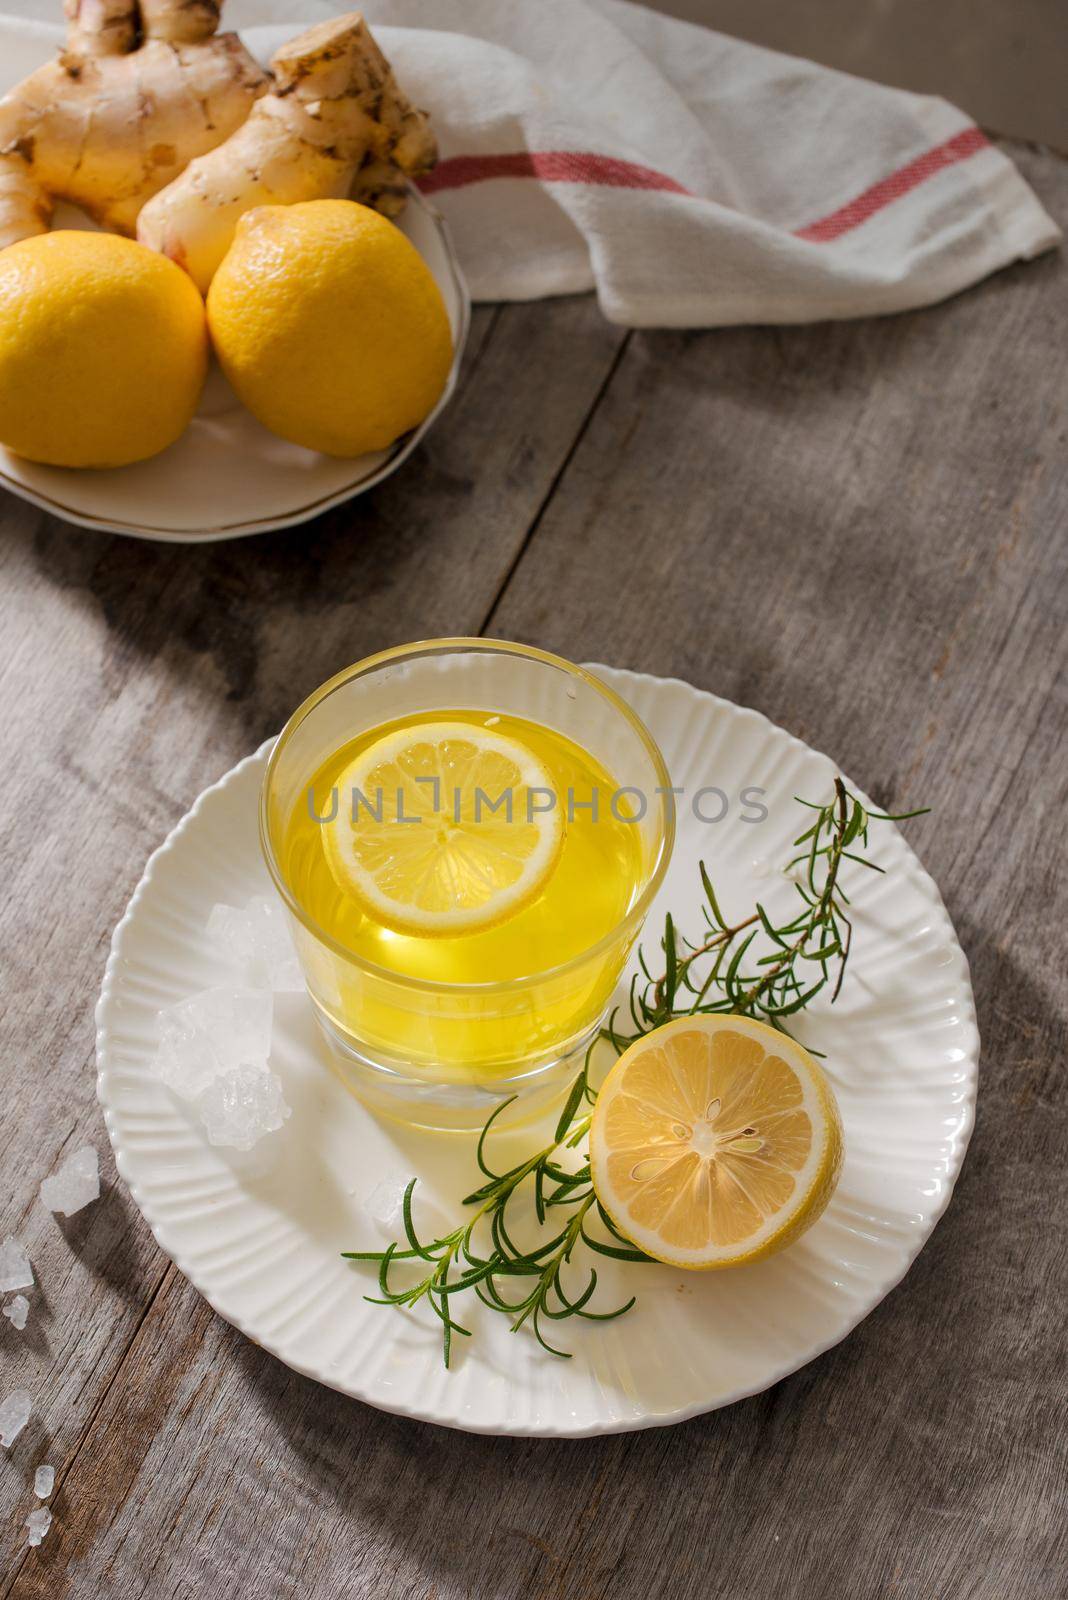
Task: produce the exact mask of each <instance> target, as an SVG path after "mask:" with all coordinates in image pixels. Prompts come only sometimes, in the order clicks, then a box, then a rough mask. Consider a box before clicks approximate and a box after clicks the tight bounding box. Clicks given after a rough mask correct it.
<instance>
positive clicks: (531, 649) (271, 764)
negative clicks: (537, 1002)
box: [259, 634, 675, 995]
mask: <svg viewBox="0 0 1068 1600" xmlns="http://www.w3.org/2000/svg"><path fill="white" fill-rule="evenodd" d="M459 649H469V650H483V651H486V652H487V653H494V652H503V653H504V654H507V655H515V656H524V657H526V658H527V659H528V660H532V661H540V662H543V663H544V664H545V665H546V666H550V667H555V668H556V669H557V670H559V671H563V672H566V673H568V674H569V675H570V676H571V677H573V678H581V679H582V680H583V682H585V683H587V684H588V685H589V686H590V687H591V688H592V689H593V690H594V691H595V693H597V694H598V695H600V696H601V698H602V699H604V700H606V701H607V702H608V704H609V705H610V706H611V707H612V708H613V710H615V711H616V712H618V713H619V714H620V715H621V716H622V717H623V718H624V720H625V721H626V722H628V723H629V724H630V726H631V728H632V729H633V731H634V732H635V733H636V734H637V736H638V739H639V742H640V743H641V744H642V746H643V747H644V749H645V752H646V754H647V755H648V756H649V759H650V760H651V762H652V764H653V767H654V769H655V771H656V774H657V777H658V779H659V780H660V788H661V789H662V790H663V791H664V792H663V793H662V794H661V795H660V841H659V850H658V852H657V857H656V860H655V861H654V863H653V867H652V871H651V872H650V873H649V876H648V878H647V879H646V881H645V884H644V886H643V888H642V892H641V894H640V895H639V896H638V898H637V899H636V900H635V901H634V904H633V905H632V906H631V907H630V909H629V910H628V911H627V912H626V914H625V915H624V916H623V917H621V918H620V919H619V921H618V922H616V923H614V924H613V925H612V927H611V928H610V929H609V930H608V932H607V933H605V934H602V936H601V938H600V939H598V940H597V942H596V944H591V945H589V946H588V947H587V948H586V949H585V950H580V951H579V953H578V954H577V955H574V956H569V957H568V959H567V960H566V961H561V962H559V963H558V964H557V965H556V966H553V967H543V968H541V970H540V971H534V972H527V973H523V974H522V975H521V976H519V977H515V978H491V979H488V980H487V981H485V982H479V983H448V982H444V981H441V982H439V981H438V980H436V979H433V978H418V977H412V976H409V975H408V974H406V973H403V972H395V971H393V970H392V969H391V968H389V967H383V966H380V965H379V964H378V963H377V962H375V961H369V960H368V959H367V958H366V957H365V956H361V955H359V954H357V952H356V951H354V950H350V949H349V947H348V946H347V945H345V944H343V943H342V942H341V940H340V939H336V938H335V937H334V936H333V934H331V933H330V932H328V930H327V929H326V928H324V927H322V925H321V924H320V923H319V922H317V921H316V919H315V918H314V917H313V916H312V915H311V914H310V913H309V912H308V911H306V910H305V908H304V907H303V906H302V905H301V903H300V901H299V900H298V899H297V897H296V895H295V894H294V893H293V892H292V890H291V889H290V887H289V885H288V883H287V882H286V880H285V878H284V877H283V875H282V871H281V868H280V867H279V864H278V860H277V858H276V855H275V851H274V845H273V842H272V840H271V833H270V821H269V817H268V801H269V797H270V793H271V784H272V780H273V778H274V774H275V769H276V767H277V765H278V761H279V759H280V757H281V754H282V752H283V750H284V749H285V747H286V745H287V743H288V742H289V740H290V738H291V737H292V735H293V734H294V733H295V732H296V730H297V728H298V727H300V725H301V724H302V723H303V722H304V721H305V720H306V718H307V717H309V716H310V715H311V713H312V712H313V711H314V710H315V708H316V706H318V705H320V704H321V703H322V701H324V700H325V699H326V698H327V697H328V696H329V695H331V694H333V693H334V691H335V690H336V689H340V688H341V686H342V685H343V684H345V683H347V682H349V680H350V679H352V678H355V677H359V676H362V675H363V674H364V673H366V672H368V671H370V670H372V669H373V668H375V667H380V666H383V665H384V664H386V663H388V662H390V661H397V660H400V659H402V658H403V657H405V656H418V655H433V654H442V655H445V654H449V653H452V652H455V651H457V650H459ZM670 790H671V777H670V774H669V773H668V770H667V766H666V764H665V762H664V757H663V755H662V754H661V751H660V747H659V745H658V744H657V742H656V740H655V739H654V738H653V736H652V734H651V733H650V732H649V730H648V728H647V727H646V726H645V723H644V722H643V721H642V719H641V718H640V717H639V716H638V714H637V712H635V711H634V710H632V708H631V707H630V706H628V705H627V702H626V701H625V700H624V699H623V698H622V697H621V696H620V695H618V694H617V693H616V691H615V690H614V689H611V688H609V686H608V684H606V683H604V682H602V680H601V679H600V678H598V677H597V676H596V674H594V673H592V672H588V671H587V670H586V668H585V667H580V666H577V665H576V664H575V662H573V661H568V660H567V659H566V658H565V657H564V656H557V655H553V654H552V652H551V651H548V650H539V649H538V648H537V646H536V645H526V644H518V643H516V642H515V641H513V640H511V639H487V638H482V637H466V636H464V635H462V634H461V635H457V636H455V637H450V638H442V639H419V640H415V641H413V642H412V643H411V644H402V645H393V646H392V647H391V648H390V649H388V650H379V651H376V652H375V654H374V655H370V656H364V658H363V659H362V660H361V661H356V662H354V663H353V664H352V666H349V667H344V668H342V670H341V671H340V672H336V673H335V674H334V676H333V677H332V678H328V679H327V680H326V682H325V683H321V684H320V685H319V687H318V688H317V689H314V690H313V691H312V693H311V694H310V695H308V697H307V698H306V699H305V700H302V701H301V703H300V705H299V706H298V707H297V709H296V710H295V711H294V712H293V714H292V716H291V717H290V718H289V719H288V721H287V722H286V724H285V726H284V727H283V728H282V731H281V733H279V735H278V737H277V739H276V740H275V742H274V745H273V747H272V749H271V753H270V755H269V757H268V758H267V766H266V769H265V771H264V774H263V781H262V783H261V785H260V806H259V834H260V849H261V851H262V854H263V859H264V861H265V863H266V866H267V871H268V872H269V873H270V876H271V881H272V883H273V884H274V887H275V889H276V891H277V892H278V894H279V895H280V896H281V898H282V901H283V903H284V904H285V906H286V908H287V909H288V910H289V912H290V914H291V915H292V916H294V917H296V919H297V921H298V922H299V923H301V924H302V926H303V927H304V928H305V929H307V931H308V932H309V933H310V934H312V935H313V937H314V938H315V939H317V940H318V941H319V943H320V944H322V945H325V946H326V948H327V949H328V950H331V951H332V952H333V953H334V954H335V955H339V956H341V957H342V958H343V959H344V960H345V961H348V962H350V963H351V964H352V965H353V966H355V967H358V968H359V969H360V970H361V971H363V972H366V973H368V974H369V975H370V976H371V977H374V978H379V979H384V980H385V981H387V982H389V983H393V984H399V985H400V986H401V987H403V988H407V989H413V990H419V991H422V992H424V993H429V994H443V993H446V994H452V995H461V994H480V995H486V994H500V993H508V992H510V991H514V990H517V989H523V988H525V987H527V986H528V985H529V984H531V983H533V982H535V981H536V982H539V983H540V982H545V981H546V980H550V979H555V978H559V977H562V976H564V975H565V974H567V973H568V972H571V971H576V970H578V968H580V967H582V966H585V965H586V964H587V963H588V962H590V961H591V960H594V959H596V958H597V957H599V956H600V955H602V954H604V953H605V952H606V951H607V950H609V949H610V948H611V946H612V945H613V944H615V943H617V942H618V940H619V937H620V934H621V932H622V931H623V930H624V929H628V928H630V927H636V926H637V925H638V924H640V923H641V921H642V920H643V919H644V917H645V914H646V912H647V911H648V909H649V907H650V905H651V904H652V902H653V899H654V897H655V895H656V892H657V890H658V889H659V887H660V885H661V883H662V882H663V879H664V874H665V872H666V871H667V866H668V862H669V861H670V859H671V851H672V847H673V845H674V843H675V808H674V806H673V805H671V806H669V805H668V803H667V794H668V793H670Z"/></svg>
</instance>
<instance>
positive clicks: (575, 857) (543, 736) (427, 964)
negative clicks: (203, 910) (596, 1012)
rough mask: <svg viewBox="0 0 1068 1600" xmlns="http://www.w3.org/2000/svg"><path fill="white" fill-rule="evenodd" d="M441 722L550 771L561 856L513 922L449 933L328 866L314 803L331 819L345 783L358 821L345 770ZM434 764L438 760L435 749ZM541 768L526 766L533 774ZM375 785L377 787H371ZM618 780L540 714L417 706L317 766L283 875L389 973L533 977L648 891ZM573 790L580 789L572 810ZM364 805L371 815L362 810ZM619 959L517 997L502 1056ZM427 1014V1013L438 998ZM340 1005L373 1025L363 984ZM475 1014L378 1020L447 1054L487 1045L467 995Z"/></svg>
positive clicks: (581, 999)
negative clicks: (437, 1020) (448, 1021)
mask: <svg viewBox="0 0 1068 1600" xmlns="http://www.w3.org/2000/svg"><path fill="white" fill-rule="evenodd" d="M443 723H446V725H449V726H467V728H470V730H472V731H473V733H478V731H480V730H481V733H483V734H484V736H492V738H494V739H497V741H500V744H502V746H504V744H513V746H518V747H521V750H523V752H526V758H528V760H529V762H532V763H534V768H537V770H540V771H542V773H544V774H545V782H547V787H552V790H553V792H555V794H556V795H558V806H556V818H558V822H560V838H558V842H556V845H555V853H553V856H552V861H550V862H548V870H545V869H544V866H545V864H542V869H540V870H539V877H537V882H536V883H532V885H531V883H528V885H526V886H524V891H523V894H521V896H520V898H516V902H515V904H513V906H512V907H510V909H508V907H505V912H507V914H505V915H504V917H500V915H489V917H483V920H481V922H480V917H475V918H472V920H470V922H468V925H467V926H457V928H456V930H452V931H443V930H441V928H440V926H438V928H433V926H430V928H425V926H424V928H420V926H419V925H417V918H414V920H412V918H408V917H404V914H403V912H400V914H398V910H397V909H395V907H392V909H385V907H384V906H381V904H376V899H374V896H373V894H368V893H360V890H358V888H353V886H350V888H349V890H345V888H342V883H344V870H339V867H337V861H334V869H333V870H331V856H329V851H331V848H334V846H331V845H328V842H326V835H328V834H329V832H331V829H333V824H321V822H318V821H315V816H313V814H312V811H313V813H317V814H318V816H328V814H329V811H331V808H333V792H334V789H336V790H337V821H342V819H347V818H349V816H350V811H352V794H350V787H352V776H349V778H347V776H345V774H347V773H349V774H352V773H353V770H355V771H357V773H358V771H360V766H361V763H365V758H366V754H368V752H369V750H371V749H373V747H374V746H379V747H382V744H384V741H387V739H390V738H393V736H398V734H400V736H403V739H404V741H408V742H420V741H422V739H424V736H425V734H427V733H428V731H430V734H432V730H433V728H435V726H438V728H440V726H441V725H443ZM424 758H427V757H425V755H424ZM534 768H529V771H528V776H531V778H532V771H534ZM365 776H369V774H365ZM412 776H414V773H412ZM419 776H428V773H425V771H424V773H420V774H419ZM371 787H373V789H374V784H371ZM483 787H488V789H491V790H492V789H496V787H497V786H496V782H494V781H492V778H491V779H489V782H488V784H484V786H483ZM616 787H617V784H616V779H614V778H612V774H611V773H609V771H608V770H606V768H604V766H603V765H601V763H600V762H598V760H596V758H595V757H593V755H592V754H590V752H588V750H584V749H582V747H580V746H579V744H576V742H574V741H571V739H568V738H566V736H564V734H561V733H558V731H556V730H553V728H547V726H544V725H540V723H536V722H532V720H529V718H523V717H513V715H508V714H492V712H476V710H464V709H459V710H454V709H448V710H440V712H435V714H412V715H409V717H404V718H398V720H395V722H390V723H384V725H381V726H377V728H373V730H368V731H366V733H363V734H360V736H358V738H357V739H352V741H349V742H347V744H344V746H342V747H339V749H337V750H334V752H333V754H331V755H328V757H326V758H325V760H323V762H321V763H320V766H318V768H317V771H315V773H312V774H309V786H307V789H305V792H304V794H301V795H299V797H297V802H296V803H294V806H293V811H291V814H289V816H288V818H285V819H283V822H281V829H280V832H281V837H280V851H278V854H280V866H281V872H283V875H285V878H286V882H288V885H289V888H291V890H293V894H294V896H296V899H297V901H299V904H301V906H302V907H304V909H305V910H307V912H309V915H310V917H312V918H313V922H315V923H317V925H318V926H320V928H323V930H325V931H326V933H329V934H331V936H333V938H334V939H337V941H339V944H342V946H344V947H345V949H349V950H353V952H355V954H357V955H358V957H361V958H365V960H369V962H373V963H374V965H377V966H382V968H387V970H389V971H392V973H398V974H401V976H406V978H417V979H424V981H430V982H441V984H491V982H500V981H507V979H516V978H526V976H531V974H534V976H536V974H539V973H544V971H547V970H548V968H553V966H558V965H563V963H564V962H569V960H572V958H574V957H579V955H582V952H585V950H592V949H593V947H595V946H598V944H600V942H601V941H603V939H604V936H606V934H609V933H611V931H612V930H614V928H617V926H619V923H620V920H622V918H624V917H625V915H627V912H628V910H630V907H632V906H633V902H635V899H636V898H638V894H640V893H641V886H643V883H644V878H646V870H648V862H646V848H644V843H643V830H641V827H638V826H636V824H633V822H627V821H622V819H620V818H617V816H616V814H614V811H612V806H611V803H609V802H611V797H612V795H614V792H616ZM309 789H310V794H312V805H310V806H309V800H307V790H309ZM417 790H419V792H420V794H424V795H425V797H428V795H430V786H417ZM595 790H596V795H598V814H596V819H595V818H593V813H592V811H590V810H588V806H590V803H592V798H593V794H595ZM365 792H366V790H365ZM569 792H571V794H572V797H574V805H572V808H571V814H569V810H568V794H569ZM368 798H374V795H368ZM387 798H389V786H385V784H384V800H387ZM492 798H496V795H492ZM441 800H443V805H444V806H448V808H451V795H449V792H448V786H446V787H444V790H443V794H441ZM409 803H411V805H416V803H419V798H417V795H411V797H409V798H408V800H406V806H408V805H409ZM360 810H361V814H363V816H366V808H365V806H361V808H360ZM617 810H619V811H620V813H622V811H624V806H622V805H619V806H617ZM384 816H385V811H384ZM521 816H524V811H523V806H521V802H516V806H515V818H516V821H518V819H520V818H521ZM486 821H489V813H486ZM425 826H427V824H424V826H422V827H408V829H406V832H409V834H411V835H416V834H422V832H424V829H425ZM400 827H404V824H398V829H400ZM488 832H489V830H488ZM339 878H341V883H339ZM499 909H500V907H499ZM401 923H403V925H401ZM612 962H614V955H612V954H604V952H601V954H600V958H598V962H595V963H592V966H590V971H588V973H579V974H572V976H571V979H569V981H568V984H566V986H563V984H558V986H555V987H548V986H540V987H539V984H537V982H534V984H532V986H531V989H529V992H528V990H524V995H523V998H521V1003H520V998H518V997H516V1000H515V1006H513V1013H512V1016H510V1018H507V1019H505V1018H500V1019H499V1027H497V1029H496V1042H494V1051H499V1053H500V1056H502V1058H504V1056H507V1054H513V1058H515V1059H521V1058H523V1056H524V1054H526V1053H528V1050H529V1048H532V1042H536V1040H539V1038H540V1037H542V1035H544V1034H548V1032H553V1029H555V1026H558V1022H560V1008H561V1006H569V1008H572V1010H576V1013H577V1011H580V1010H587V1011H590V1008H593V1006H598V1005H601V1003H603V1002H604V1000H608V994H611V987H612V984H614V981H616V978H614V973H612ZM601 990H603V994H601ZM425 1010H430V1003H427V1006H425ZM438 1010H441V1008H438ZM342 1011H344V1019H345V1021H347V1022H349V1026H352V1027H353V1030H355V1032H360V1027H361V1024H363V1026H365V1027H366V1022H368V1013H369V998H368V990H366V986H363V987H361V989H358V987H357V986H355V982H353V986H352V987H347V989H345V992H344V995H342ZM470 1014H472V1026H470V1034H468V1030H465V1029H464V1027H460V1024H459V1022H457V1026H456V1029H454V1030H451V1032H449V1030H448V1029H444V1030H443V1027H444V1026H443V1024H441V1026H440V1027H438V1029H436V1030H433V1029H427V1030H420V1027H419V1024H417V1019H416V1018H414V1016H412V1014H411V1013H409V1011H403V1013H401V1010H400V1008H398V1010H397V1014H395V1016H392V1019H385V1018H382V1019H381V1022H382V1029H385V1027H389V1030H390V1032H392V1034H393V1043H395V1045H397V1046H398V1048H401V1050H404V1048H412V1046H414V1045H416V1042H417V1040H419V1042H422V1038H428V1037H430V1034H433V1037H435V1040H436V1048H438V1050H440V1053H441V1054H444V1053H448V1054H451V1056H456V1051H457V1050H459V1053H460V1056H464V1054H465V1053H468V1051H470V1053H473V1051H475V1050H481V1048H483V1046H481V1045H478V1043H476V1038H475V1034H476V1032H478V1029H476V1026H475V1024H476V1022H478V1021H480V1018H481V1016H483V1013H481V1011H480V1008H478V1006H476V1005H475V1002H470ZM593 1019H595V1016H593V1014H590V1016H588V1021H590V1022H592V1021H593ZM483 1038H484V1034H483Z"/></svg>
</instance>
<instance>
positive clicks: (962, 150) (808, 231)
mask: <svg viewBox="0 0 1068 1600" xmlns="http://www.w3.org/2000/svg"><path fill="white" fill-rule="evenodd" d="M989 143H990V141H989V139H988V138H987V136H986V134H985V133H984V132H983V130H982V128H965V129H964V130H963V131H962V132H961V133H955V134H954V135H953V137H952V138H951V139H946V140H944V141H943V143H942V144H936V145H935V147H934V149H933V150H925V151H924V153H923V155H922V156H917V157H916V159H915V160H914V161H909V162H908V163H907V164H906V165H905V166H903V167H899V168H898V170H897V171H896V172H892V173H891V174H890V176H889V177H888V178H881V179H880V180H879V182H878V183H873V184H872V186H871V188H870V189H865V190H864V192H863V193H862V194H858V195H857V196H856V198H855V199H853V200H850V201H849V202H848V203H847V204H846V205H844V206H839V208H838V210H837V211H832V212H830V214H829V215H828V216H826V217H821V218H820V219H819V221H818V222H810V223H809V224H808V226H807V227H805V228H797V229H796V230H795V233H794V237H795V238H797V239H811V240H813V241H815V242H816V243H819V244H826V243H827V241H828V240H830V239H838V238H840V237H841V235H842V234H843V233H848V232H849V231H850V229H851V228H859V227H860V224H861V223H862V222H867V220H868V218H869V217H873V216H874V215H875V213H876V212H877V211H882V210H883V208H884V206H888V205H891V204H892V203H893V202H894V201H895V200H900V199H901V197H902V195H906V194H908V193H909V192H910V190H912V189H915V188H916V187H917V186H918V185H919V184H921V183H926V181H927V179H928V178H933V177H934V175H935V173H936V172H942V171H944V169H945V168H946V167H952V166H954V165H955V164H956V163H957V162H958V161H966V160H967V159H968V157H969V156H974V155H976V154H977V153H978V152H979V151H980V150H985V149H986V148H987V146H988V144H989Z"/></svg>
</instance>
